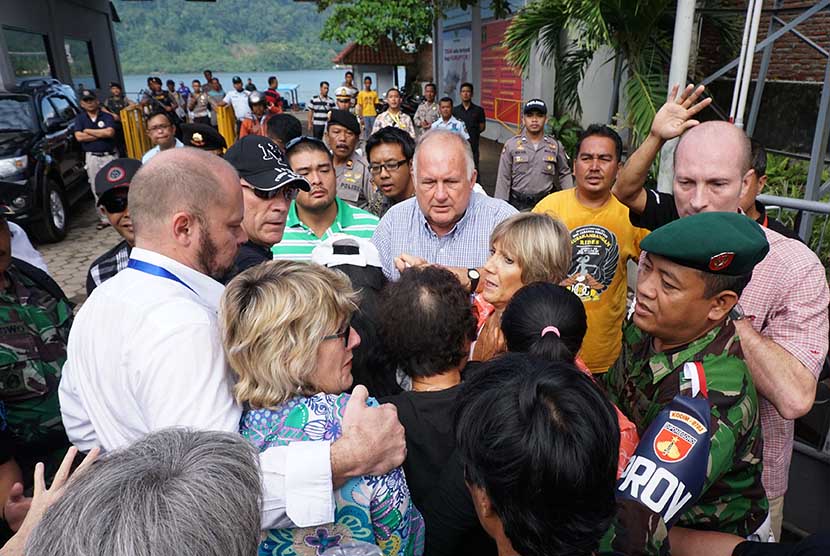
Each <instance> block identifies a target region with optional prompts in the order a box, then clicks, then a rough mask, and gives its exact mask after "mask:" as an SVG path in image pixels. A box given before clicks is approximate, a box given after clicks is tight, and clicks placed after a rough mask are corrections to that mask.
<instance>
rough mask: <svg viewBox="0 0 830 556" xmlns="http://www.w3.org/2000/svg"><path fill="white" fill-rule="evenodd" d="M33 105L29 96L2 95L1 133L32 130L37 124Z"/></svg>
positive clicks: (0, 108)
mask: <svg viewBox="0 0 830 556" xmlns="http://www.w3.org/2000/svg"><path fill="white" fill-rule="evenodd" d="M32 108H33V105H32V103H31V101H30V100H29V98H28V97H24V96H4V97H0V133H5V132H13V131H27V130H29V131H31V130H32V128H33V127H35V126H36V125H37V124H35V119H34V116H33V115H32Z"/></svg>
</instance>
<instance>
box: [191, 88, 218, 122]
mask: <svg viewBox="0 0 830 556" xmlns="http://www.w3.org/2000/svg"><path fill="white" fill-rule="evenodd" d="M211 106H212V104H211V98H210V94H209V93H206V92H205V91H202V92H200V93H199V94H198V95H192V96H191V97H190V100H189V101H188V108H190V111H191V112H193V117H194V118H204V117H206V116H209V115H210V113H209V110H210V107H211Z"/></svg>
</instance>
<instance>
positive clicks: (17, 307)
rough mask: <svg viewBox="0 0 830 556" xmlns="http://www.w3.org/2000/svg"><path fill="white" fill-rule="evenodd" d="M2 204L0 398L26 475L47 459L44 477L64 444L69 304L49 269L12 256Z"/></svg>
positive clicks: (61, 453)
mask: <svg viewBox="0 0 830 556" xmlns="http://www.w3.org/2000/svg"><path fill="white" fill-rule="evenodd" d="M4 209H5V210H6V211H7V209H6V207H0V402H2V404H4V405H5V408H6V418H7V423H8V428H9V431H10V433H11V436H12V437H13V442H14V445H15V447H16V450H15V452H16V453H15V459H16V460H17V462H18V463H19V464H20V467H21V469H22V471H23V477H24V480H26V479H28V478H30V477H32V473H33V469H34V466H35V464H36V463H37V462H38V461H43V462H45V463H46V471H47V476H48V475H50V474H52V473H54V472H55V471H56V470H57V467H58V465H59V464H60V462H61V460H62V459H63V456H64V454H65V453H66V450H67V448H69V440H68V439H67V437H66V432H65V430H64V428H63V424H62V422H61V413H60V407H59V403H58V383H59V382H60V378H61V369H62V367H63V364H64V362H65V361H66V345H67V341H68V339H69V328H70V327H71V325H72V304H71V303H70V302H69V300H68V299H66V296H65V295H64V293H63V291H62V290H61V289H60V286H58V285H57V284H56V283H55V281H54V280H52V279H51V278H50V277H49V275H48V274H46V273H45V272H43V271H42V270H40V269H38V268H36V267H34V266H32V265H30V264H28V263H25V262H23V261H21V260H19V259H15V258H12V252H11V235H10V233H9V226H8V223H7V222H6V217H5V213H4V212H3V211H4ZM27 483H28V481H27Z"/></svg>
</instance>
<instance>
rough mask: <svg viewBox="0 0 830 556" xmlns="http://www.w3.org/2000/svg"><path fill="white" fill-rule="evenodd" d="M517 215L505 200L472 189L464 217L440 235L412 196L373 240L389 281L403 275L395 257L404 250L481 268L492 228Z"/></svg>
mask: <svg viewBox="0 0 830 556" xmlns="http://www.w3.org/2000/svg"><path fill="white" fill-rule="evenodd" d="M514 214H516V209H514V208H513V207H511V206H510V205H508V204H507V203H505V202H504V201H500V200H498V199H492V198H490V197H488V196H487V195H482V194H480V193H476V192H473V193H472V194H471V195H470V204H469V205H468V206H467V211H466V212H465V213H464V216H462V217H461V219H460V220H459V221H458V222H457V223H456V224H455V226H453V228H452V230H450V231H449V232H448V233H446V234H444V235H443V236H441V237H439V236H438V234H436V233H435V232H434V231H433V230H432V228H431V227H430V225H429V223H428V222H427V220H426V218H425V217H424V213H423V212H421V207H420V206H419V205H418V199H416V198H414V197H413V198H411V199H407V200H406V201H401V202H400V203H398V204H396V205H395V206H393V207H392V208H390V209H389V212H387V213H386V214H385V215H384V217H383V218H382V219H381V221H380V224H378V227H377V229H376V230H375V235H373V236H372V243H374V244H375V247H377V248H378V252H379V253H380V262H381V264H382V265H383V273H384V274H385V275H386V277H387V278H389V279H390V280H397V279H398V277H399V276H400V274H399V273H398V270H397V269H396V268H395V263H394V259H395V257H397V256H399V255H400V254H401V253H408V254H410V255H414V256H416V257H421V258H422V259H425V260H426V261H427V262H429V263H433V264H441V265H444V266H456V267H461V268H478V267H480V266H483V265H484V263H485V262H487V259H488V257H489V256H490V234H491V233H492V232H493V228H495V227H496V225H497V224H498V223H499V222H501V221H502V220H504V219H505V218H508V217H510V216H513V215H514Z"/></svg>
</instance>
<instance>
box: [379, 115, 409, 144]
mask: <svg viewBox="0 0 830 556" xmlns="http://www.w3.org/2000/svg"><path fill="white" fill-rule="evenodd" d="M385 127H397V128H398V129H402V130H404V131H405V132H407V133H408V134H409V136H410V137H412V138H413V139H415V126H414V125H413V124H412V118H410V117H409V116H407V115H406V114H404V113H403V112H398V113H397V114H392V113H390V112H389V110H386V111H384V112H381V113H380V115H379V116H378V117H377V118H376V119H375V125H374V126H372V133H375V132H376V131H378V130H381V129H383V128H385Z"/></svg>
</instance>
